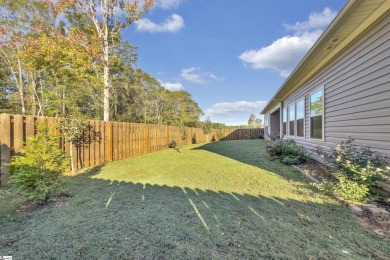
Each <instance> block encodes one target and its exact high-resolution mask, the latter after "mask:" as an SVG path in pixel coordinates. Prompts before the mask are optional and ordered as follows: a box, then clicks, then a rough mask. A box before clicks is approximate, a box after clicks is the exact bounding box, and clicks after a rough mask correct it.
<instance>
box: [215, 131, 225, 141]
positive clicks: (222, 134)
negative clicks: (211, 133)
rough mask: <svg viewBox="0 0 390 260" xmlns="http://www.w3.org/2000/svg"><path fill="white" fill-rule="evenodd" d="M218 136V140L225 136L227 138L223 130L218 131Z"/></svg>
mask: <svg viewBox="0 0 390 260" xmlns="http://www.w3.org/2000/svg"><path fill="white" fill-rule="evenodd" d="M217 138H218V141H221V140H222V139H223V138H225V134H224V133H223V132H218V134H217Z"/></svg>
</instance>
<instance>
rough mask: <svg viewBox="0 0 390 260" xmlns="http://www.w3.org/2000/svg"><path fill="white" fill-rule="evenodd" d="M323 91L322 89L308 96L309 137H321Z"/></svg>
mask: <svg viewBox="0 0 390 260" xmlns="http://www.w3.org/2000/svg"><path fill="white" fill-rule="evenodd" d="M322 101H323V92H322V90H320V91H317V92H316V93H314V94H312V95H311V96H310V137H311V138H314V139H322V128H323V124H322V116H323V102H322Z"/></svg>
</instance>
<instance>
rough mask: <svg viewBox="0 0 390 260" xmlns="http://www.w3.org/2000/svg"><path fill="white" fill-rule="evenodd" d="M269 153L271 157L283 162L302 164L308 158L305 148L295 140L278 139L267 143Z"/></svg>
mask: <svg viewBox="0 0 390 260" xmlns="http://www.w3.org/2000/svg"><path fill="white" fill-rule="evenodd" d="M266 151H267V153H268V154H269V155H270V157H271V159H278V160H279V161H280V162H281V163H283V164H287V165H291V164H301V163H304V162H306V161H307V160H308V156H307V155H306V152H305V150H304V149H303V148H302V147H300V146H298V145H297V144H296V143H295V141H294V140H276V141H272V142H270V143H268V144H267V147H266Z"/></svg>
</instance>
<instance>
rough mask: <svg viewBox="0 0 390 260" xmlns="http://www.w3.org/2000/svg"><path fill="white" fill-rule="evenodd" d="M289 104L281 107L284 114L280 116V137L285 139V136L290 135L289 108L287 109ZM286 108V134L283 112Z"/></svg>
mask: <svg viewBox="0 0 390 260" xmlns="http://www.w3.org/2000/svg"><path fill="white" fill-rule="evenodd" d="M287 107H288V106H284V104H283V107H282V108H281V111H282V116H281V117H280V118H281V120H280V121H281V128H280V136H281V138H280V139H283V137H285V136H288V131H287V130H288V109H287ZM285 109H286V120H287V121H286V134H283V112H284V110H285Z"/></svg>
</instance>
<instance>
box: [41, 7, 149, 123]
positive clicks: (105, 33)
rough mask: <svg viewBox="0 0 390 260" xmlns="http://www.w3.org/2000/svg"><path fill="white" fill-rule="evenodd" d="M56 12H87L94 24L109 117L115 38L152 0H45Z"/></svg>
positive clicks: (107, 117)
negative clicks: (112, 50) (112, 56)
mask: <svg viewBox="0 0 390 260" xmlns="http://www.w3.org/2000/svg"><path fill="white" fill-rule="evenodd" d="M46 3H47V4H48V6H49V7H50V8H53V10H55V12H59V13H60V12H68V11H69V12H73V13H80V14H84V15H86V16H87V17H88V18H89V19H90V20H91V21H92V22H93V24H94V26H95V31H96V34H97V36H98V38H99V44H100V48H101V51H102V53H103V59H102V60H101V63H102V65H103V81H104V92H103V118H104V121H109V120H110V88H111V77H110V62H111V59H110V53H111V50H110V49H112V48H113V47H115V42H116V37H117V35H118V34H120V31H121V30H122V29H124V28H126V27H128V26H130V25H131V24H132V23H133V22H134V21H137V20H139V19H141V18H142V14H143V13H145V12H147V11H148V9H150V8H151V7H152V6H153V0H145V1H144V2H143V4H142V5H141V4H139V2H138V1H130V2H129V1H125V0H59V1H58V2H57V1H46Z"/></svg>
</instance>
